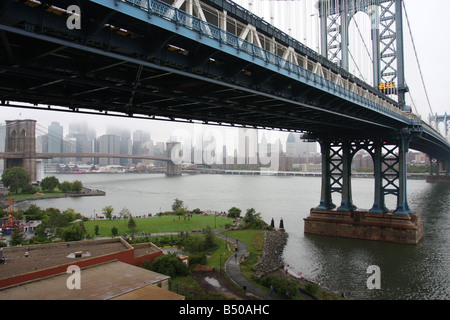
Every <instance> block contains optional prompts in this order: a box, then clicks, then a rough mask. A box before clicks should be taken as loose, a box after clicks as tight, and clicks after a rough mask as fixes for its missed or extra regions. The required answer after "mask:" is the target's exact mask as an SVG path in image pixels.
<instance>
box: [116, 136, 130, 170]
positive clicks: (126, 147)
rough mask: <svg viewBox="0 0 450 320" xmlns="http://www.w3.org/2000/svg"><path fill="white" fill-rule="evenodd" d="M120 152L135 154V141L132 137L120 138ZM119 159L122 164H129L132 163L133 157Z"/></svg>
mask: <svg viewBox="0 0 450 320" xmlns="http://www.w3.org/2000/svg"><path fill="white" fill-rule="evenodd" d="M120 154H127V155H132V154H133V142H132V141H131V139H130V138H120ZM119 160H120V161H119V163H120V165H121V166H129V165H130V164H131V158H129V159H127V158H123V159H119Z"/></svg>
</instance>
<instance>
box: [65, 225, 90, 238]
mask: <svg viewBox="0 0 450 320" xmlns="http://www.w3.org/2000/svg"><path fill="white" fill-rule="evenodd" d="M61 238H62V239H63V240H64V241H79V240H82V239H83V238H84V231H83V228H82V227H81V225H79V224H73V225H71V226H70V227H68V228H66V229H64V230H63V231H62V233H61Z"/></svg>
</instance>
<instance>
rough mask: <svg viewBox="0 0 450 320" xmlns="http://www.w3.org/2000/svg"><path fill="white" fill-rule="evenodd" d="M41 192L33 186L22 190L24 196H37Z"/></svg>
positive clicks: (28, 185)
mask: <svg viewBox="0 0 450 320" xmlns="http://www.w3.org/2000/svg"><path fill="white" fill-rule="evenodd" d="M36 192H39V188H37V187H35V186H32V185H31V184H27V185H25V186H24V187H23V188H22V193H24V194H35V193H36Z"/></svg>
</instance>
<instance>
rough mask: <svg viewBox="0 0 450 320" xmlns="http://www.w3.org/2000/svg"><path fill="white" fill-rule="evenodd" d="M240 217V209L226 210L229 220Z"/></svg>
mask: <svg viewBox="0 0 450 320" xmlns="http://www.w3.org/2000/svg"><path fill="white" fill-rule="evenodd" d="M240 216H241V209H239V208H236V207H232V208H231V209H230V210H228V217H229V218H238V217H240Z"/></svg>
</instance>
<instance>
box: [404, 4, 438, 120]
mask: <svg viewBox="0 0 450 320" xmlns="http://www.w3.org/2000/svg"><path fill="white" fill-rule="evenodd" d="M402 4H403V10H404V11H405V17H406V23H407V25H408V30H409V35H410V37H411V42H412V45H413V49H414V55H415V57H416V62H417V66H418V68H419V73H420V78H421V80H422V86H423V90H424V91H425V95H426V98H427V102H428V107H429V108H430V112H431V114H433V110H432V109H431V103H430V98H429V96H428V91H427V88H426V86H425V81H424V78H423V74H422V68H421V67H420V62H419V57H418V55H417V50H416V45H415V43H414V38H413V35H412V31H411V26H410V24H409V18H408V14H407V12H406V6H405V2H404V1H402Z"/></svg>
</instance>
